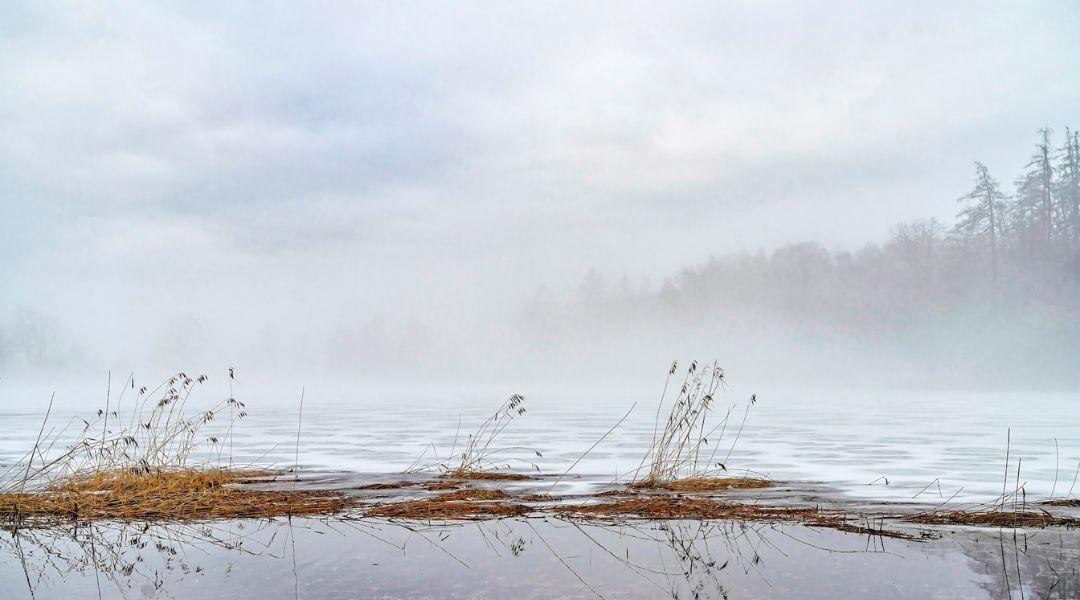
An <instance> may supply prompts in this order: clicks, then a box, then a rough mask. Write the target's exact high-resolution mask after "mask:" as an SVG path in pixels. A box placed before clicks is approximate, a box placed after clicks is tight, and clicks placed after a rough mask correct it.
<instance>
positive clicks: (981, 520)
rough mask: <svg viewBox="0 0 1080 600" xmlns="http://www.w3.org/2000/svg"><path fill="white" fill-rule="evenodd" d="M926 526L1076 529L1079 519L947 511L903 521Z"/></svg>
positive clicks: (1016, 512) (1017, 512)
mask: <svg viewBox="0 0 1080 600" xmlns="http://www.w3.org/2000/svg"><path fill="white" fill-rule="evenodd" d="M905 520H907V521H910V522H912V523H923V524H926V525H991V526H994V527H1051V526H1059V527H1060V526H1063V527H1076V526H1080V519H1075V518H1070V517H1058V516H1055V515H1052V514H1050V513H1048V512H1046V511H1042V512H1032V511H964V510H956V511H948V512H933V513H920V514H917V515H912V516H910V517H907V519H905Z"/></svg>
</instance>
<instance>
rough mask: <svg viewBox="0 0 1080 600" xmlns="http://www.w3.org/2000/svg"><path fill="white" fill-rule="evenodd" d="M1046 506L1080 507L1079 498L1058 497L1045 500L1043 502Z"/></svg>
mask: <svg viewBox="0 0 1080 600" xmlns="http://www.w3.org/2000/svg"><path fill="white" fill-rule="evenodd" d="M1043 504H1045V505H1047V506H1075V507H1080V498H1058V499H1057V500H1047V501H1046V502H1043Z"/></svg>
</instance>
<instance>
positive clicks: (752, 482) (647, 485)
mask: <svg viewBox="0 0 1080 600" xmlns="http://www.w3.org/2000/svg"><path fill="white" fill-rule="evenodd" d="M770 485H772V484H771V483H770V482H769V480H767V479H762V478H759V477H686V478H683V479H675V480H672V481H649V480H646V481H636V482H634V483H631V484H630V485H629V486H627V487H629V488H630V489H632V490H665V491H669V492H715V491H719V490H726V489H731V488H736V489H758V488H765V487H769V486H770Z"/></svg>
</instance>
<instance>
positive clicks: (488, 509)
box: [364, 498, 530, 521]
mask: <svg viewBox="0 0 1080 600" xmlns="http://www.w3.org/2000/svg"><path fill="white" fill-rule="evenodd" d="M528 512H530V509H529V507H528V506H525V505H524V504H517V503H513V502H484V501H474V500H444V499H441V498H430V499H422V500H406V501H404V502H394V503H391V504H382V505H379V506H375V507H373V508H371V509H369V510H367V511H365V513H364V514H365V516H368V517H382V518H387V519H404V520H410V521H413V520H415V521H427V520H445V521H472V520H478V519H491V518H503V517H517V516H521V515H524V514H526V513H528Z"/></svg>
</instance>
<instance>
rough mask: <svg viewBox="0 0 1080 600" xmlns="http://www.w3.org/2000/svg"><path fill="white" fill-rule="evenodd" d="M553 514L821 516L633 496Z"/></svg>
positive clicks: (660, 517) (568, 507) (819, 515)
mask: <svg viewBox="0 0 1080 600" xmlns="http://www.w3.org/2000/svg"><path fill="white" fill-rule="evenodd" d="M554 510H555V512H558V513H563V514H570V515H575V516H580V517H586V518H589V517H593V518H618V517H641V518H647V519H658V520H663V519H729V520H751V519H752V520H802V521H807V520H812V519H820V518H822V516H823V513H822V512H821V511H820V510H819V509H817V508H785V507H769V506H761V505H757V504H736V503H727V502H717V501H715V500H709V499H706V498H689V497H680V496H655V495H646V496H636V497H633V498H627V499H624V500H615V501H613V502H603V503H597V504H571V505H565V506H556V507H555V509H554Z"/></svg>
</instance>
